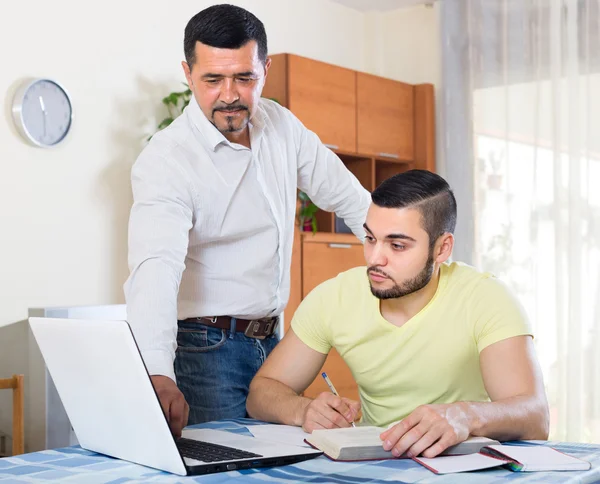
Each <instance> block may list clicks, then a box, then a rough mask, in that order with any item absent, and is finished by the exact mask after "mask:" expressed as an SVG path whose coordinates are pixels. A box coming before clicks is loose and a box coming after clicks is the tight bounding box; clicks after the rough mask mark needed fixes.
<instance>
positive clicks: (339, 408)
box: [302, 392, 360, 433]
mask: <svg viewBox="0 0 600 484" xmlns="http://www.w3.org/2000/svg"><path fill="white" fill-rule="evenodd" d="M359 411H360V402H357V401H354V400H350V399H349V398H345V397H337V396H335V395H334V394H333V393H329V392H323V393H321V394H320V395H319V396H318V397H317V398H315V399H314V400H312V401H311V402H310V403H309V404H308V405H307V406H306V409H305V410H304V420H303V422H302V428H303V429H304V431H305V432H309V433H312V431H313V430H317V429H334V428H341V427H350V425H351V424H352V422H354V419H356V416H357V415H358V412H359Z"/></svg>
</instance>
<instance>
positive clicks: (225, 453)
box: [177, 438, 262, 462]
mask: <svg viewBox="0 0 600 484" xmlns="http://www.w3.org/2000/svg"><path fill="white" fill-rule="evenodd" d="M177 448H178V449H179V451H180V452H181V454H182V455H183V456H184V457H189V458H191V459H196V460H201V461H202V462H219V461H223V460H237V459H249V458H252V457H262V455H260V454H254V453H252V452H247V451H245V450H240V449H235V448H233V447H226V446H224V445H218V444H213V443H210V442H202V441H200V440H192V439H186V438H181V439H178V440H177Z"/></svg>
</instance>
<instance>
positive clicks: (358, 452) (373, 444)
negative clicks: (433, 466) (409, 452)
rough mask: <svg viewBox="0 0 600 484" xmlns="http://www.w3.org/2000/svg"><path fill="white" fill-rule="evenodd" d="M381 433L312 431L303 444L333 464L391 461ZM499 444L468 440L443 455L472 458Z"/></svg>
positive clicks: (367, 429)
mask: <svg viewBox="0 0 600 484" xmlns="http://www.w3.org/2000/svg"><path fill="white" fill-rule="evenodd" d="M385 430H386V429H385V428H381V427H350V428H344V429H326V430H314V431H313V433H312V434H310V436H308V437H307V438H306V439H305V440H306V442H307V443H308V444H310V445H312V446H313V447H315V448H317V449H319V450H322V451H323V452H324V453H325V455H326V456H327V457H329V458H330V459H333V460H372V459H395V457H394V456H393V455H392V453H391V451H387V450H384V449H383V442H382V441H381V439H380V438H379V435H380V434H381V433H382V432H384V431H385ZM499 443H500V442H498V441H496V440H491V439H486V438H485V437H470V438H469V439H467V440H466V441H464V442H462V443H460V444H457V445H455V446H453V447H449V448H448V449H447V450H446V451H445V452H444V454H443V455H459V454H474V453H476V452H479V450H480V449H481V448H483V447H485V446H486V445H493V444H499ZM402 457H405V456H402Z"/></svg>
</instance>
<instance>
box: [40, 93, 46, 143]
mask: <svg viewBox="0 0 600 484" xmlns="http://www.w3.org/2000/svg"><path fill="white" fill-rule="evenodd" d="M38 99H39V101H40V108H42V114H43V115H44V118H43V119H44V137H46V116H47V113H46V107H45V106H44V99H43V98H42V96H38Z"/></svg>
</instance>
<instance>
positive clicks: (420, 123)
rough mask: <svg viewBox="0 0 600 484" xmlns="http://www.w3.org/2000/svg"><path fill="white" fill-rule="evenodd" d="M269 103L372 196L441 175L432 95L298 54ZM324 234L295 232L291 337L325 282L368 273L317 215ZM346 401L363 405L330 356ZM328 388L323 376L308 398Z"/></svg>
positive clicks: (277, 72)
mask: <svg viewBox="0 0 600 484" xmlns="http://www.w3.org/2000/svg"><path fill="white" fill-rule="evenodd" d="M271 59H272V65H271V69H270V71H269V76H268V78H267V82H266V84H265V88H264V90H263V96H265V97H268V98H273V99H276V100H277V101H278V102H279V103H280V104H282V105H284V106H286V107H288V108H289V109H290V110H291V111H292V112H293V113H294V114H295V115H296V116H297V117H298V118H299V119H300V121H302V122H303V123H304V125H305V126H306V127H307V128H309V129H310V130H312V131H314V132H315V133H316V134H317V135H318V136H319V138H320V139H321V141H322V142H323V143H325V144H327V145H328V146H329V147H330V148H331V149H332V150H333V151H334V152H335V153H336V154H337V155H338V156H339V157H340V159H341V160H342V161H343V162H344V164H345V165H346V167H347V168H348V169H349V170H350V171H351V172H352V173H353V174H354V175H355V176H356V178H357V179H358V181H359V182H360V183H361V184H362V185H363V186H364V187H365V188H366V189H367V190H369V191H373V190H374V189H375V188H376V187H377V186H378V185H379V184H380V183H381V182H382V181H383V180H385V179H386V178H389V177H390V176H392V175H395V174H396V173H400V172H402V171H406V170H409V169H411V168H421V169H426V170H430V171H435V129H434V124H435V123H434V119H435V112H434V91H433V86H432V85H431V84H421V85H410V84H406V83H403V82H398V81H394V80H391V79H385V78H382V77H377V76H373V75H370V74H365V73H361V72H356V71H352V70H349V69H345V68H342V67H338V66H333V65H330V64H325V63H323V62H318V61H314V60H311V59H307V58H304V57H300V56H297V55H292V54H277V55H273V56H271ZM317 225H318V233H317V234H316V235H313V234H312V233H306V232H300V231H299V229H297V230H296V234H295V238H294V249H293V254H292V268H291V270H292V272H291V288H290V300H289V303H288V306H287V307H286V309H285V320H286V328H285V329H286V330H287V329H288V328H289V324H290V321H291V319H292V317H293V315H294V312H295V310H296V308H297V307H298V305H299V304H300V302H301V300H302V298H304V297H305V296H306V295H307V294H308V293H309V292H310V291H311V290H312V289H313V288H314V287H316V286H317V285H318V284H320V283H321V282H324V281H326V280H327V279H330V278H332V277H335V276H336V275H337V274H339V273H340V272H343V271H346V270H348V269H350V268H352V267H356V266H362V265H365V261H364V256H363V249H362V244H361V243H360V242H359V241H358V239H357V238H356V237H355V236H354V235H352V234H341V233H335V216H334V214H332V213H329V212H323V211H320V212H318V213H317ZM324 370H325V371H327V373H328V374H329V376H330V377H331V380H332V381H333V382H334V384H335V386H336V388H337V390H338V391H339V392H340V394H342V395H343V396H347V397H349V398H354V399H358V389H357V387H356V383H355V382H354V379H353V378H352V374H351V373H350V370H349V369H348V367H347V366H346V364H345V363H344V362H343V361H342V359H341V357H340V356H339V355H338V354H337V353H336V352H335V351H332V352H331V353H330V355H329V356H328V358H327V361H326V363H325V366H324ZM322 391H328V388H327V386H326V384H325V382H324V381H323V379H322V378H321V377H320V376H319V377H318V378H317V379H316V380H315V381H314V382H313V383H312V385H310V387H309V388H308V389H307V390H306V392H305V394H306V395H307V396H311V397H314V396H316V395H318V394H319V393H320V392H322Z"/></svg>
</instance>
